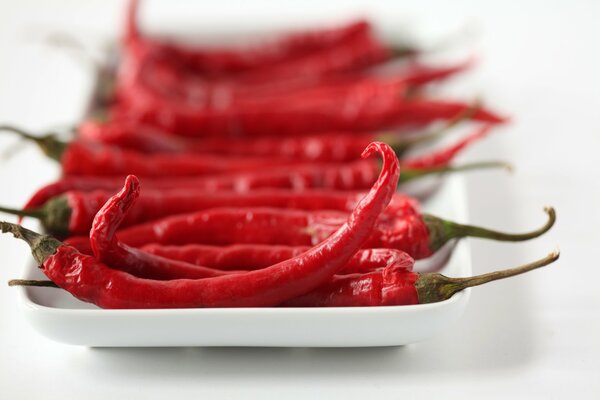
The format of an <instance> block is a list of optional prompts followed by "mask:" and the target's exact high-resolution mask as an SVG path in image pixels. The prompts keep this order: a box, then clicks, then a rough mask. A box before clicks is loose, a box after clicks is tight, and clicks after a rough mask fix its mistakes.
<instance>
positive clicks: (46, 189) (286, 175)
mask: <svg viewBox="0 0 600 400" xmlns="http://www.w3.org/2000/svg"><path fill="white" fill-rule="evenodd" d="M498 167H504V168H506V167H507V165H506V164H504V163H498V162H489V163H485V162H484V163H473V164H466V165H463V166H459V167H456V168H452V167H449V168H445V169H441V168H439V167H434V168H432V169H431V170H429V171H427V170H425V169H418V170H410V169H407V168H405V169H403V171H402V176H401V177H400V182H401V183H404V182H407V181H409V180H412V179H416V178H419V177H422V176H426V175H427V174H428V173H429V174H441V173H445V172H453V171H464V170H468V169H480V168H498ZM377 171H378V166H377V165H376V164H375V163H372V162H370V161H368V160H360V161H355V162H353V163H347V164H337V165H336V164H314V165H312V164H311V165H308V164H307V165H305V166H302V167H297V168H278V169H271V170H268V171H251V172H247V173H235V174H227V175H219V176H216V177H211V178H207V177H200V178H172V179H167V178H162V179H151V178H145V179H144V187H146V188H148V189H150V190H162V191H165V190H191V191H195V190H206V191H222V190H230V191H235V192H239V193H246V192H248V191H250V190H256V189H264V188H277V189H293V190H306V189H331V190H353V191H361V190H366V189H368V188H369V187H370V185H372V184H373V182H374V181H375V178H376V176H377ZM123 179H124V177H117V176H115V177H98V176H67V177H63V178H62V179H60V180H58V181H56V182H53V183H50V184H48V185H45V186H43V187H42V188H40V189H39V190H38V191H37V192H36V193H35V194H34V195H33V196H32V197H31V199H29V201H28V202H27V203H26V204H25V206H24V209H26V210H27V209H32V208H37V207H42V206H43V205H44V204H46V203H47V202H48V201H50V200H51V199H52V198H53V197H56V196H58V195H60V194H63V193H65V192H67V191H70V190H78V191H93V190H97V189H98V190H108V191H112V192H114V191H116V190H118V189H119V187H120V184H121V183H122V182H123ZM13 213H14V212H13Z"/></svg>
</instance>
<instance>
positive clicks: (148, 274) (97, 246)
mask: <svg viewBox="0 0 600 400" xmlns="http://www.w3.org/2000/svg"><path fill="white" fill-rule="evenodd" d="M137 196H139V181H138V180H137V178H136V177H135V176H134V175H130V176H129V177H127V179H126V181H125V186H124V187H123V190H121V191H120V192H119V193H117V194H116V195H115V196H113V197H111V198H110V199H108V201H107V202H106V203H105V204H104V206H103V207H102V208H101V209H100V210H99V211H98V213H97V214H96V218H95V219H94V224H93V226H92V229H91V231H90V245H91V248H92V251H93V253H94V256H95V257H96V258H97V259H98V260H100V261H102V262H104V263H106V264H107V265H109V266H111V267H115V268H117V269H119V270H121V271H125V272H128V273H130V274H132V275H134V276H138V277H142V278H147V279H159V280H169V279H200V278H209V277H214V276H222V275H227V274H229V273H231V272H226V271H220V270H217V269H213V268H207V267H206V266H197V265H194V264H190V263H186V262H184V261H179V260H171V259H167V258H164V257H161V256H157V255H154V254H150V253H147V252H145V251H142V250H139V249H134V248H132V247H129V246H127V245H125V244H123V243H120V242H119V241H118V240H117V239H116V237H115V231H116V230H117V228H118V227H119V225H120V223H121V221H122V220H123V217H124V215H125V214H126V213H127V212H128V211H129V209H130V208H131V206H132V205H133V203H134V202H135V200H136V198H137ZM234 272H238V271H234Z"/></svg>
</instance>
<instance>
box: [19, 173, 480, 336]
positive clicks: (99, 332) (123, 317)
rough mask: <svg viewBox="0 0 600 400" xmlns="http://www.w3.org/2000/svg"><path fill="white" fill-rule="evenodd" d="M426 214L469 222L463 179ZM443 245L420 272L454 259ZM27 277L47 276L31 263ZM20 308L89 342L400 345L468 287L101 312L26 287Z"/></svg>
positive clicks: (458, 303)
mask: <svg viewBox="0 0 600 400" xmlns="http://www.w3.org/2000/svg"><path fill="white" fill-rule="evenodd" d="M425 209H426V211H428V212H431V213H434V214H436V215H439V216H442V217H444V218H448V219H452V220H457V221H460V222H465V223H466V222H467V203H466V192H465V187H464V181H463V179H462V178H460V177H458V176H454V177H447V178H446V179H445V180H444V183H443V184H442V185H441V186H440V188H439V190H437V191H436V192H435V193H434V194H433V195H432V196H431V197H430V198H429V199H428V200H427V201H426V203H425ZM449 252H450V248H445V249H442V251H441V252H439V254H437V255H436V257H434V259H432V260H426V261H425V262H419V263H418V264H417V269H418V270H426V269H431V267H432V264H435V263H436V262H439V261H440V260H441V259H443V258H445V256H448V255H449ZM441 272H442V273H444V274H446V275H448V276H468V275H470V274H471V259H470V250H469V245H468V243H467V242H466V241H464V240H463V241H461V242H459V243H458V244H457V245H456V246H455V247H454V251H453V252H452V255H451V257H450V259H449V261H448V263H447V264H445V265H444V266H443V268H442V270H441ZM24 277H25V278H26V279H40V278H43V275H42V274H41V272H40V271H39V270H38V269H37V268H36V267H35V266H34V265H33V264H28V266H27V268H26V271H25V276H24ZM19 290H20V297H21V305H22V310H23V312H24V315H25V317H26V318H27V319H28V320H29V322H30V323H31V325H32V326H33V327H34V328H35V329H36V330H38V331H39V333H41V334H42V335H44V336H46V337H48V338H50V339H52V340H56V341H59V342H63V343H69V344H75V345H83V346H94V347H95V346H267V347H368V346H398V345H405V344H409V343H413V342H417V341H420V340H423V339H426V338H429V337H432V336H435V335H436V334H439V333H441V332H443V329H444V328H445V326H446V325H448V324H450V323H452V322H454V321H456V320H457V319H458V318H459V317H460V315H461V314H462V312H463V310H464V308H465V306H466V304H467V301H468V298H469V290H468V289H467V290H465V291H464V292H462V293H459V294H457V295H455V296H454V297H453V298H452V299H450V300H447V301H443V302H440V303H435V304H425V305H417V306H393V307H348V308H228V309H226V308H221V309H169V310H167V309H164V310H103V309H99V308H97V307H95V306H93V305H91V304H86V303H83V302H80V301H78V300H77V299H75V298H74V297H72V296H71V295H70V294H68V293H67V292H66V291H64V290H59V289H53V288H21V289H19Z"/></svg>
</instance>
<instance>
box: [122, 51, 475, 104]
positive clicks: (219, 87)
mask: <svg viewBox="0 0 600 400" xmlns="http://www.w3.org/2000/svg"><path fill="white" fill-rule="evenodd" d="M470 65H471V61H470V60H469V61H467V62H462V63H459V64H454V65H449V66H444V67H427V66H424V65H418V64H413V65H411V66H409V67H404V68H401V69H399V70H397V71H393V72H392V73H387V74H379V75H373V74H368V73H366V72H362V71H361V72H344V73H336V74H335V75H333V76H330V75H325V76H310V75H308V76H307V75H304V74H298V73H297V72H296V73H294V74H293V75H292V76H290V77H288V78H286V79H273V78H272V77H271V78H270V79H262V80H256V79H255V80H254V81H247V80H245V79H243V78H240V77H238V78H223V79H210V78H207V77H205V76H199V75H197V74H190V73H189V72H188V71H185V70H182V69H181V68H179V67H178V66H177V65H174V64H173V63H171V62H170V61H169V60H168V59H164V58H161V57H158V56H157V55H156V54H155V53H150V54H146V55H145V56H143V57H141V60H129V59H125V60H124V62H123V66H122V68H121V70H120V73H119V75H118V80H117V94H116V96H117V98H119V99H120V101H121V102H124V103H127V102H128V101H133V102H136V101H138V99H139V97H138V95H137V93H138V91H146V92H147V95H148V96H149V97H151V95H152V93H154V94H155V95H157V94H158V95H159V96H160V97H161V98H164V99H170V100H172V101H177V102H181V103H182V104H185V105H187V106H192V105H193V106H197V107H202V108H206V109H211V108H213V109H214V108H216V109H224V108H228V107H233V106H239V105H244V104H257V103H261V104H264V103H265V102H271V103H272V104H277V103H278V102H281V101H282V100H283V99H286V101H288V100H289V99H291V97H290V96H294V97H299V96H301V97H303V98H310V97H315V95H320V96H321V97H322V96H324V95H328V96H329V97H331V96H335V97H340V96H344V95H351V94H352V93H353V91H355V90H356V88H357V87H361V86H369V85H371V86H372V85H386V86H389V85H397V87H398V88H399V90H403V86H404V85H410V86H411V87H415V86H421V85H424V84H427V83H429V82H432V81H439V80H442V79H445V78H448V77H450V76H452V75H454V74H457V73H459V72H461V71H463V70H465V69H467V68H468V67H469V66H470Z"/></svg>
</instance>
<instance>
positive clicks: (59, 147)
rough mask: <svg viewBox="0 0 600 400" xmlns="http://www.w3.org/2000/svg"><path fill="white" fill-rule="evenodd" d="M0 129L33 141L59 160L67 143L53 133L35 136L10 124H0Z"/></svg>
mask: <svg viewBox="0 0 600 400" xmlns="http://www.w3.org/2000/svg"><path fill="white" fill-rule="evenodd" d="M0 131H8V132H12V133H16V134H17V135H19V136H20V137H21V138H23V139H26V140H31V141H33V142H34V143H35V144H36V145H37V146H38V147H39V148H40V149H41V150H42V152H43V153H44V154H45V155H47V156H48V157H50V158H52V159H53V160H56V161H59V162H60V160H61V158H62V155H63V153H64V152H65V149H66V147H67V143H65V142H63V141H61V140H59V139H58V138H57V137H56V135H54V134H49V135H44V136H35V135H32V134H30V133H29V132H26V131H24V130H23V129H19V128H17V127H14V126H10V125H0Z"/></svg>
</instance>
